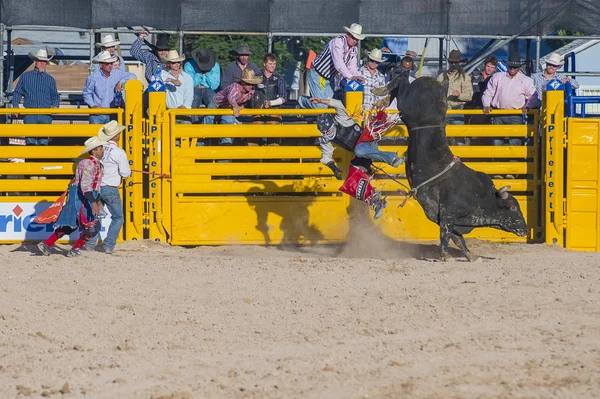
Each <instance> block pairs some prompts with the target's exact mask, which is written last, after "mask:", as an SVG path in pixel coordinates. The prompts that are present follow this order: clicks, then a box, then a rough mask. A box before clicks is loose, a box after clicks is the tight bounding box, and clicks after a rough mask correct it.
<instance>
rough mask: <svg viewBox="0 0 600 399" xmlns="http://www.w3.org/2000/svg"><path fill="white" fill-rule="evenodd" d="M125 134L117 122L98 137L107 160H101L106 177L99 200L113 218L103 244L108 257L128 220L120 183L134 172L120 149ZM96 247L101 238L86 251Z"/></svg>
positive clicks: (107, 126)
mask: <svg viewBox="0 0 600 399" xmlns="http://www.w3.org/2000/svg"><path fill="white" fill-rule="evenodd" d="M123 130H125V126H122V125H119V124H118V123H117V121H110V122H108V123H107V124H106V125H104V126H102V127H101V128H100V130H99V131H98V136H97V137H98V139H99V140H101V141H105V142H106V144H105V145H104V156H103V157H102V164H103V165H104V175H103V176H102V182H101V183H100V198H102V202H103V203H104V204H105V205H106V207H107V208H108V211H109V212H110V215H111V222H110V226H109V227H108V232H107V233H106V238H105V239H104V241H103V243H102V246H103V247H104V252H105V253H107V254H112V253H113V252H114V251H115V246H116V244H117V238H118V237H119V233H120V232H121V227H122V226H123V221H124V220H125V219H124V217H123V204H122V202H121V195H120V194H119V186H120V185H121V179H127V178H129V177H131V168H130V167H129V160H128V159H127V154H125V151H123V149H122V148H120V147H119V140H120V139H121V132H123ZM97 244H98V236H95V237H92V238H91V239H90V240H89V241H88V242H87V244H86V245H85V249H89V250H91V249H93V248H94V247H95V246H96V245H97Z"/></svg>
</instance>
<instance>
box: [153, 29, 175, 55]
mask: <svg viewBox="0 0 600 399" xmlns="http://www.w3.org/2000/svg"><path fill="white" fill-rule="evenodd" d="M154 48H155V49H156V51H165V50H170V49H171V46H169V35H167V34H166V33H159V34H158V35H156V44H155V45H154Z"/></svg>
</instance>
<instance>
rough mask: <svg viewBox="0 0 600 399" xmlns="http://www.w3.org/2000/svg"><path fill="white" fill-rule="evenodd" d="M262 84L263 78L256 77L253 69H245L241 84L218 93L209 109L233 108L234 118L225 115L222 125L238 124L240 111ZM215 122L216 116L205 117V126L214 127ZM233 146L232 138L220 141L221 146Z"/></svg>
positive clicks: (230, 86) (234, 84) (233, 85)
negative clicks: (257, 86)
mask: <svg viewBox="0 0 600 399" xmlns="http://www.w3.org/2000/svg"><path fill="white" fill-rule="evenodd" d="M260 82H262V77H261V76H256V75H255V74H254V71H253V70H251V69H244V71H243V72H242V79H241V80H240V81H239V83H232V84H230V85H229V86H227V87H226V88H225V89H223V90H221V91H220V92H218V93H217V95H215V98H214V99H213V100H212V102H211V103H210V105H209V106H208V108H232V109H233V116H232V115H223V116H222V119H221V123H223V124H229V125H233V124H235V123H236V120H235V118H236V117H237V116H240V110H241V109H242V108H244V105H245V104H246V103H247V102H248V101H250V99H252V96H253V95H254V89H255V86H256V85H257V84H259V83H260ZM214 120H215V117H214V116H205V117H204V123H205V124H209V125H212V124H213V123H214ZM231 144H233V140H231V139H230V138H222V139H220V140H219V145H231Z"/></svg>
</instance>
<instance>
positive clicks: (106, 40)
mask: <svg viewBox="0 0 600 399" xmlns="http://www.w3.org/2000/svg"><path fill="white" fill-rule="evenodd" d="M119 44H121V42H120V41H118V40H115V38H114V37H113V35H106V36H103V37H102V39H101V40H100V43H96V47H100V51H108V52H109V53H110V55H112V56H115V57H117V61H119V69H120V70H121V71H123V72H125V60H123V57H121V56H120V55H118V54H115V52H116V49H117V46H118V45H119ZM95 69H98V66H97V65H96V67H95Z"/></svg>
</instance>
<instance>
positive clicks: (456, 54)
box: [448, 50, 467, 62]
mask: <svg viewBox="0 0 600 399" xmlns="http://www.w3.org/2000/svg"><path fill="white" fill-rule="evenodd" d="M466 60H467V59H466V58H462V54H461V52H460V50H452V51H450V55H449V56H448V62H464V61H466Z"/></svg>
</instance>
